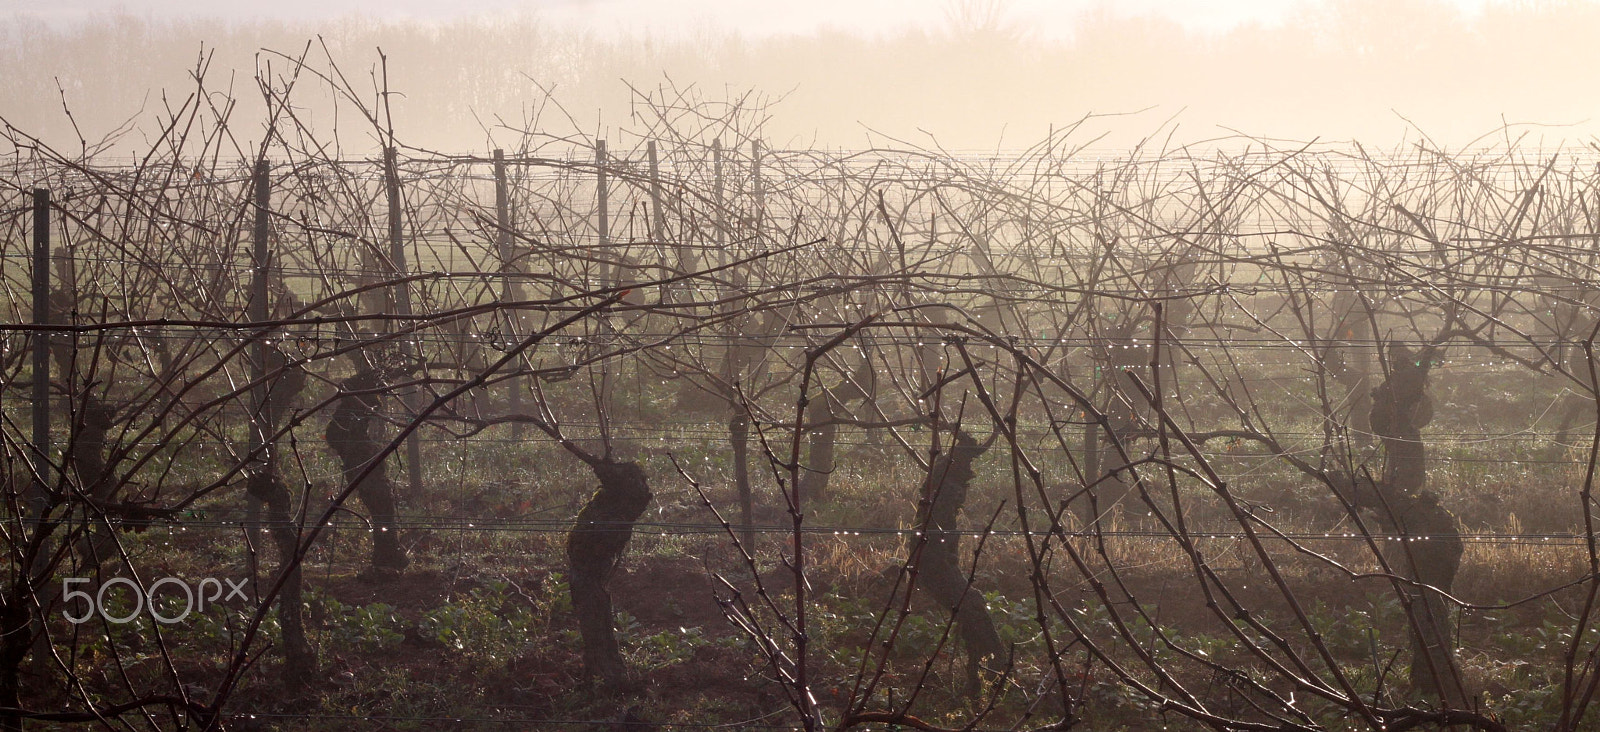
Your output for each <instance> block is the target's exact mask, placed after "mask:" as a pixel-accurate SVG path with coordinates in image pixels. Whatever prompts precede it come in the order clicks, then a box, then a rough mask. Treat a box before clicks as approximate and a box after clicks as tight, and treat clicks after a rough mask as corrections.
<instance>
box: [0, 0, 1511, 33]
mask: <svg viewBox="0 0 1600 732" xmlns="http://www.w3.org/2000/svg"><path fill="white" fill-rule="evenodd" d="M1324 1H1325V0H1117V1H1116V2H1109V1H1108V0H1001V5H1002V6H1003V7H1004V17H1005V19H1006V20H1008V21H1010V22H1012V23H1015V24H1016V25H1018V26H1020V27H1023V28H1027V29H1028V30H1029V32H1031V33H1033V34H1036V35H1037V36H1039V37H1042V38H1046V39H1049V38H1067V37H1070V36H1071V34H1072V28H1073V26H1074V24H1075V23H1076V21H1077V19H1078V18H1080V17H1081V16H1082V14H1083V13H1085V12H1087V11H1090V10H1105V11H1108V12H1111V13H1113V14H1117V15H1128V16H1157V17H1163V18H1166V19H1170V20H1173V21H1175V22H1177V23H1180V24H1182V25H1183V26H1184V27H1186V28H1188V29H1190V30H1204V31H1225V30H1228V29H1231V28H1233V27H1236V26H1238V25H1240V24H1242V23H1251V22H1255V23H1261V24H1263V25H1272V24H1274V23H1278V22H1281V21H1282V20H1283V19H1284V18H1286V17H1288V16H1289V15H1291V14H1293V13H1295V12H1299V11H1303V10H1304V9H1306V8H1307V7H1308V6H1315V5H1319V4H1323V3H1324ZM1508 1H1509V0H1443V2H1442V4H1444V5H1451V6H1455V7H1456V8H1458V9H1459V10H1460V11H1461V12H1463V13H1464V14H1467V15H1471V14H1473V13H1475V12H1477V11H1479V10H1481V9H1482V8H1483V7H1484V6H1485V5H1488V4H1490V3H1496V2H1498V3H1506V2H1508ZM958 2H959V0H806V1H805V2H794V1H792V0H786V1H784V2H774V1H772V0H670V1H667V0H449V1H445V0H271V1H267V0H250V1H249V2H241V1H239V0H55V1H54V2H50V3H43V4H41V3H27V4H24V3H23V2H22V1H21V0H0V7H7V6H9V8H10V9H11V10H12V11H13V12H18V13H23V14H26V15H31V16H34V17H37V18H40V19H43V20H46V21H48V22H51V23H52V24H71V23H73V22H75V21H79V20H82V19H85V18H88V17H92V16H94V15H96V14H102V13H106V12H115V11H122V12H127V13H131V14H133V15H136V16H142V17H149V18H157V19H170V18H179V17H209V18H222V19H227V20H241V21H242V20H261V19H270V20H319V19H329V18H337V17H342V16H348V15H366V16H369V17H377V18H389V19H412V20H449V19H457V18H468V17H483V16H490V17H492V16H495V15H501V14H519V13H532V14H537V15H538V16H540V17H542V18H545V19H547V20H549V21H551V22H555V23H559V24H562V25H568V26H576V27H579V28H585V29H589V30H594V31H600V32H618V31H624V32H633V33H638V32H649V33H652V34H662V35H675V34H677V33H680V32H683V31H685V30H694V29H697V28H707V27H710V28H716V29H719V30H729V31H736V32H740V33H743V34H746V35H749V36H763V35H772V34H779V33H807V32H811V31H815V30H819V29H823V28H829V29H834V30H844V31H850V32H854V33H858V34H862V35H876V34H884V33H894V32H896V31H899V30H903V29H906V28H908V27H915V26H920V27H923V28H929V29H934V28H939V27H942V26H945V25H947V24H948V22H949V21H948V20H947V19H948V17H949V15H950V12H949V11H950V9H951V8H952V7H954V6H955V5H956V4H958ZM981 2H982V0H979V3H980V4H981Z"/></svg>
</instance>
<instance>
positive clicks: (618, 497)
mask: <svg viewBox="0 0 1600 732" xmlns="http://www.w3.org/2000/svg"><path fill="white" fill-rule="evenodd" d="M590 467H591V468H593V470H594V474H595V477H597V478H599V479H600V489H599V490H597V491H595V493H594V496H593V497H591V498H590V499H589V503H588V504H586V505H585V506H584V507H583V510H582V511H579V512H578V519H577V523H576V525H574V526H573V527H572V533H570V534H568V535H567V566H568V570H569V572H568V587H569V590H570V592H571V593H572V609H573V612H574V613H576V614H577V616H578V631H579V632H580V633H581V634H582V635H583V668H584V672H585V673H587V674H589V675H590V676H593V677H598V678H599V679H601V680H602V681H604V682H606V683H609V684H624V683H626V682H627V679H628V670H627V666H626V665H625V664H623V662H622V652H621V650H620V649H619V648H618V647H617V634H616V628H615V627H614V625H613V623H614V618H613V616H612V611H611V593H610V592H609V591H607V589H606V585H607V584H608V583H609V582H610V581H611V575H612V574H614V573H615V572H616V569H617V562H618V561H619V560H620V559H621V558H622V552H623V550H625V549H627V548H628V541H629V540H630V539H632V538H633V522H635V521H638V520H639V517H640V516H641V515H643V514H644V509H645V506H647V505H649V504H650V482H649V480H648V478H646V476H645V473H644V469H643V468H641V467H639V465H638V463H632V462H627V463H615V462H603V461H602V462H595V463H592V464H591V466H590Z"/></svg>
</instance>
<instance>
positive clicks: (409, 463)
mask: <svg viewBox="0 0 1600 732" xmlns="http://www.w3.org/2000/svg"><path fill="white" fill-rule="evenodd" d="M383 179H384V187H385V188H386V189H387V193H388V198H389V264H390V267H392V268H393V272H392V273H391V274H392V276H394V277H395V278H401V277H405V276H406V247H405V241H404V239H403V236H404V233H403V232H402V230H401V229H402V227H401V219H400V217H401V210H400V166H399V153H398V151H397V150H395V148H393V147H389V148H384V151H383ZM390 299H391V302H392V304H393V306H394V312H395V314H397V315H402V316H405V315H410V314H411V288H410V287H408V286H407V285H405V284H397V285H395V286H394V287H392V288H390ZM405 322H407V323H409V322H410V321H409V320H408V321H405ZM400 353H401V355H402V356H404V357H405V358H406V360H408V361H411V360H419V359H418V356H419V355H420V354H419V353H418V349H417V347H416V346H415V341H414V340H413V339H411V338H406V339H403V340H402V341H401V342H400ZM403 401H404V402H405V405H406V411H408V412H410V413H412V414H415V413H416V411H417V405H416V401H417V400H416V392H415V391H413V392H412V393H410V394H407V395H406V396H405V398H404V399H403ZM419 433H420V430H414V431H412V433H411V434H410V435H409V436H408V437H406V478H407V480H408V481H409V482H410V483H411V493H412V495H419V494H421V492H422V439H421V437H420V435H419Z"/></svg>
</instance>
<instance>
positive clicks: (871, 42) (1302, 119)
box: [0, 0, 1600, 154]
mask: <svg viewBox="0 0 1600 732" xmlns="http://www.w3.org/2000/svg"><path fill="white" fill-rule="evenodd" d="M215 5H216V4H215V3H209V2H202V1H201V0H176V1H173V2H156V1H155V0H143V1H137V2H125V3H121V4H119V5H116V6H114V7H109V8H108V6H107V4H106V3H96V2H86V1H85V0H65V1H63V2H55V3H51V4H48V5H33V4H30V5H23V4H21V3H14V4H10V5H9V7H5V10H4V12H3V14H0V19H3V20H0V22H3V28H4V30H3V35H0V59H3V60H0V68H3V69H4V73H0V116H3V117H4V119H5V121H6V122H7V123H9V124H11V125H13V126H15V127H18V128H21V129H23V130H26V131H28V132H30V133H33V134H38V135H42V136H43V137H44V139H45V140H46V141H47V142H49V143H51V144H53V145H57V146H60V147H63V148H64V149H69V150H76V149H78V141H77V136H76V135H75V134H74V132H73V128H72V124H71V123H70V122H69V120H68V118H67V115H66V114H65V113H64V112H63V100H64V101H65V103H66V104H67V105H68V106H69V107H70V109H71V110H72V114H73V117H74V119H75V121H76V123H77V126H78V128H79V129H80V130H81V131H82V134H83V136H84V137H85V138H87V139H88V141H89V142H91V143H92V142H94V141H95V140H97V139H100V138H101V137H103V136H105V135H106V134H107V133H109V132H111V131H113V130H115V129H117V128H118V127H119V126H121V125H122V124H123V123H124V122H125V121H127V120H129V119H130V118H137V119H138V123H137V128H136V129H134V131H133V132H132V133H131V134H129V135H126V136H124V137H123V138H122V139H121V140H120V141H119V142H118V143H117V144H116V145H115V146H114V147H113V148H112V151H114V153H115V154H127V153H128V152H136V151H137V150H138V148H139V146H140V144H141V140H143V139H145V138H144V137H143V136H142V134H141V130H148V129H149V128H150V126H151V125H156V124H159V120H160V117H161V115H160V114H159V113H160V112H161V110H163V109H164V108H165V107H166V106H170V107H172V108H177V107H178V106H180V105H181V104H182V103H183V102H184V101H185V100H186V99H187V97H188V96H189V95H190V94H191V93H192V92H193V91H194V89H195V84H194V82H193V80H192V79H191V78H190V77H191V74H192V73H193V72H194V70H195V69H196V68H197V66H198V65H199V64H200V63H201V62H202V59H203V58H205V59H209V72H208V74H207V88H208V90H209V91H210V92H211V96H210V100H211V103H214V104H215V103H219V101H218V100H220V99H222V98H223V97H224V96H231V97H233V98H235V99H236V100H237V103H238V107H237V109H236V110H235V111H234V113H233V116H232V119H233V126H234V128H235V129H234V133H235V135H236V136H237V137H238V138H239V139H240V141H241V142H243V141H245V140H249V139H253V137H252V136H254V137H259V134H260V130H261V129H262V127H263V124H264V120H263V119H262V117H261V115H260V109H261V104H260V102H259V100H260V96H261V95H260V93H259V91H257V89H256V86H255V83H256V82H255V81H254V76H255V75H256V73H257V70H258V69H259V70H262V71H265V70H266V69H267V64H268V61H269V59H270V56H269V55H267V54H263V53H261V52H260V49H263V48H268V49H273V50H277V51H281V52H284V53H287V54H290V55H298V54H299V53H300V52H301V51H302V50H303V49H304V48H305V46H306V44H307V42H308V40H314V39H317V38H319V37H320V39H321V41H322V42H325V43H326V44H327V48H328V49H329V50H330V51H331V52H332V55H333V56H332V57H333V60H334V61H335V62H336V63H337V64H338V65H339V67H340V69H341V70H342V71H343V72H344V73H345V74H346V75H347V76H348V77H350V78H351V79H352V81H353V82H354V85H355V86H356V87H357V88H364V89H369V90H374V91H375V89H376V87H375V81H374V80H373V75H374V73H375V71H376V68H377V63H378V53H377V50H376V49H377V48H379V47H381V48H382V49H383V52H384V53H385V54H387V56H388V58H389V64H388V74H389V84H390V87H391V89H393V90H394V91H396V92H399V93H400V95H403V96H400V95H397V96H394V97H393V98H392V100H391V101H392V105H393V111H394V117H395V125H396V132H397V134H398V136H399V138H400V139H401V140H402V141H403V142H405V143H407V144H410V145H414V146H420V147H425V148H430V149H436V150H440V151H451V152H454V151H481V150H484V149H486V148H487V147H489V146H491V145H492V144H494V142H493V139H492V137H493V136H494V129H495V128H496V127H497V126H499V125H501V124H507V125H511V126H513V127H517V126H525V125H526V124H527V123H528V121H529V120H530V119H531V118H532V116H533V108H534V105H535V104H537V103H538V102H539V101H540V100H541V99H542V98H543V97H544V93H543V92H542V91H541V87H542V88H544V89H550V90H553V91H554V98H555V99H556V100H557V101H558V102H559V103H560V105H561V109H560V110H557V109H555V108H553V107H547V108H545V109H544V112H543V114H542V115H540V117H539V124H540V126H541V128H556V127H570V128H574V129H576V130H580V131H583V132H586V133H589V134H600V135H604V134H605V133H606V130H607V129H608V128H610V127H612V126H625V125H628V124H629V123H630V120H629V119H628V115H629V112H630V99H631V98H632V96H633V94H634V92H633V91H631V90H630V88H629V83H631V84H632V85H633V86H634V87H637V88H638V89H640V90H655V89H657V88H659V87H661V86H663V85H666V84H668V80H669V79H670V80H671V82H673V83H675V84H676V85H677V86H678V87H679V88H683V87H690V86H693V87H694V88H696V89H697V90H698V91H699V93H700V94H701V95H703V96H704V97H706V98H710V99H721V98H724V97H738V96H740V95H742V94H743V93H745V92H748V91H751V90H754V91H755V92H757V95H756V96H755V97H751V99H752V100H753V101H754V100H766V101H774V102H777V103H776V105H775V106H773V107H772V108H771V109H770V110H769V111H770V112H771V114H772V117H771V120H770V122H769V124H768V125H767V128H766V136H767V139H768V140H769V141H770V143H771V144H772V145H775V146H779V147H799V146H824V147H844V148H860V147H865V146H868V145H870V144H872V143H873V142H874V141H877V142H880V143H881V142H885V141H886V139H885V138H884V137H881V136H878V135H887V136H891V137H893V138H897V139H898V140H901V141H904V142H908V143H911V144H916V145H928V146H931V145H935V144H937V145H939V146H942V147H945V148H947V149H952V150H980V149H996V148H1005V149H1014V148H1019V147H1023V146H1026V145H1030V144H1033V143H1035V142H1037V141H1038V140H1040V139H1042V138H1043V137H1044V136H1045V134H1046V133H1047V131H1048V130H1050V129H1051V127H1052V125H1053V126H1054V127H1055V128H1056V129H1058V130H1059V129H1061V128H1062V127H1064V126H1066V125H1069V124H1071V123H1072V122H1074V121H1076V120H1079V119H1081V118H1083V117H1084V116H1085V115H1087V114H1091V113H1093V114H1100V115H1125V116H1118V117H1111V118H1105V119H1100V120H1096V121H1094V122H1092V123H1090V124H1088V125H1086V126H1085V127H1084V128H1083V130H1082V131H1081V132H1080V133H1079V135H1078V137H1077V140H1078V142H1079V143H1080V144H1081V143H1086V142H1089V141H1091V140H1094V138H1095V136H1097V135H1100V134H1102V133H1104V134H1105V135H1106V136H1105V137H1103V138H1101V139H1099V140H1097V141H1094V143H1093V144H1094V146H1096V147H1106V148H1115V147H1126V146H1129V145H1132V144H1136V143H1138V142H1139V141H1140V140H1141V139H1144V138H1147V137H1151V138H1154V139H1153V140H1152V144H1157V145H1170V144H1178V143H1194V142H1197V141H1206V140H1213V139H1216V138H1219V137H1226V136H1230V135H1233V134H1234V133H1235V131H1238V132H1242V133H1246V134H1248V135H1252V136H1260V137H1266V138H1277V139H1286V140H1305V141H1309V140H1312V139H1319V140H1321V141H1324V142H1333V141H1344V140H1359V141H1361V142H1362V143H1363V144H1365V145H1370V146H1374V147H1376V148H1379V149H1390V148H1393V147H1395V146H1400V145H1404V144H1406V143H1407V142H1409V141H1416V140H1421V139H1424V137H1426V138H1427V139H1429V140H1431V141H1432V143H1433V144H1434V145H1437V146H1443V147H1447V148H1450V149H1457V148H1460V147H1462V146H1465V145H1468V144H1471V143H1474V142H1475V141H1476V142H1477V143H1478V144H1483V143H1485V142H1486V141H1488V142H1492V141H1503V140H1504V139H1505V137H1506V136H1507V135H1510V136H1513V137H1514V136H1526V137H1525V138H1524V139H1523V144H1527V145H1554V144H1557V143H1560V142H1565V143H1568V144H1572V143H1581V144H1587V143H1588V141H1589V140H1591V139H1592V138H1593V135H1594V133H1595V131H1596V127H1595V119H1596V115H1595V114H1594V109H1595V100H1596V99H1597V96H1596V84H1595V83H1594V81H1595V76H1596V69H1600V44H1596V43H1594V42H1593V39H1595V38H1597V37H1600V6H1597V5H1596V4H1595V3H1592V2H1483V1H1478V2H1473V1H1471V0H1461V1H1458V2H1444V1H1441V0H1403V1H1396V0H1328V1H1310V0H1306V1H1303V2H1298V3H1296V2H1248V1H1237V0H1236V1H1235V2H1221V3H1215V2H1214V3H1206V2H1181V1H1178V0H1142V1H1141V2H1131V3H1116V4H1110V3H1090V2H1067V3H1050V2H1045V1H1044V0H1037V1H1033V2H1024V1H1022V0H1017V1H1014V2H1003V1H1001V2H993V1H984V0H976V1H973V0H968V1H964V2H963V1H952V2H937V1H935V2H909V1H907V0H856V1H854V2H845V1H843V0H827V1H825V2H820V3H809V4H778V3H767V2H761V3H744V2H721V1H717V0H692V1H690V2H674V3H661V2H647V1H646V0H589V1H568V2H528V1H527V0H521V1H519V0H476V1H475V2H465V3H455V4H450V5H451V6H452V7H448V8H447V7H444V6H445V5H447V4H445V3H438V2H424V1H423V0H398V1H395V2H375V1H374V2H366V1H363V0H320V1H313V0H281V1H279V2H273V3H250V4H248V5H244V6H238V7H235V6H229V7H224V8H218V7H215ZM802 5H803V6H804V7H801V6H802ZM0 7H3V6H0ZM311 58H312V59H314V60H320V59H323V58H324V55H323V50H322V48H321V46H320V45H314V46H313V50H312V53H311ZM271 63H272V72H273V74H275V75H277V74H282V73H283V72H284V71H286V70H287V68H288V66H289V64H288V63H286V62H285V61H284V59H282V58H278V59H271ZM306 83H307V84H309V82H306ZM163 90H165V96H163ZM308 91H310V89H309V88H308V87H306V86H305V85H304V84H303V88H302V89H301V90H297V92H296V95H295V96H296V99H297V100H298V101H300V102H302V103H306V104H308V105H309V106H307V107H306V108H303V109H301V110H300V113H301V114H303V115H304V117H305V118H308V119H310V120H312V121H313V123H314V124H315V125H316V126H317V127H318V128H319V129H321V130H323V131H326V132H331V131H332V127H333V125H334V123H335V120H334V117H335V115H334V113H333V112H332V110H331V107H326V106H322V107H319V103H318V102H317V101H315V100H316V99H319V98H323V97H328V94H327V91H326V85H324V88H323V90H322V92H321V97H318V96H317V94H311V93H306V92H308ZM779 100H781V101H779ZM324 101H325V100H324ZM366 101H367V102H369V103H370V102H371V101H372V100H371V99H369V100H366ZM141 110H142V112H143V113H142V114H141ZM338 122H339V126H340V130H339V133H340V138H341V141H342V143H343V144H345V145H348V146H351V147H352V148H360V147H363V146H366V145H369V144H372V143H373V140H374V139H375V138H373V136H372V135H371V134H370V132H368V131H367V130H364V129H362V127H361V126H360V125H358V124H355V122H356V120H353V119H349V118H346V119H342V120H339V121H338ZM1505 123H1510V124H1512V125H1513V126H1512V127H1511V128H1509V130H1502V127H1503V125H1504V124H1505ZM151 134H152V136H153V133H151ZM503 134H504V133H502V135H503ZM1485 134H1488V135H1490V137H1489V138H1488V139H1487V140H1485V139H1484V138H1483V136H1484V135H1485ZM507 137H508V138H509V136H507Z"/></svg>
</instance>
